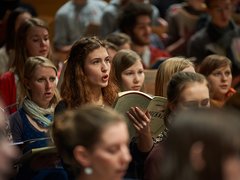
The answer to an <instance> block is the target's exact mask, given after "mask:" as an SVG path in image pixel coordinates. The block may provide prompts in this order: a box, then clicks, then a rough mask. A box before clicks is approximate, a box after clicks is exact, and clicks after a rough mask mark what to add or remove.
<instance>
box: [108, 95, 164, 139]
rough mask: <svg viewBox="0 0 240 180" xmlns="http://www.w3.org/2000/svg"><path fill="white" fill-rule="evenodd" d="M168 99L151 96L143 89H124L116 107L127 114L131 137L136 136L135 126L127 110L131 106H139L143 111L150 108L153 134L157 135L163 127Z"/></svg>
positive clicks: (115, 104) (116, 102)
mask: <svg viewBox="0 0 240 180" xmlns="http://www.w3.org/2000/svg"><path fill="white" fill-rule="evenodd" d="M166 102H167V99H166V98H164V97H161V96H151V95H149V94H146V93H144V92H141V91H124V92H120V93H119V94H118V98H117V99H116V101H115V103H114V106H113V107H114V109H115V110H116V111H118V112H119V113H121V114H123V115H124V116H125V119H126V120H127V124H128V127H129V134H130V137H133V136H135V134H136V132H135V128H134V127H133V125H132V122H131V121H130V120H129V119H128V117H127V115H126V112H127V111H128V110H129V109H130V108H131V107H139V108H140V109H142V110H143V111H146V110H148V111H149V113H150V115H151V124H150V126H151V131H152V136H153V137H156V136H157V135H158V134H159V133H160V132H161V131H163V129H164V128H165V126H164V114H165V109H166V108H165V106H166Z"/></svg>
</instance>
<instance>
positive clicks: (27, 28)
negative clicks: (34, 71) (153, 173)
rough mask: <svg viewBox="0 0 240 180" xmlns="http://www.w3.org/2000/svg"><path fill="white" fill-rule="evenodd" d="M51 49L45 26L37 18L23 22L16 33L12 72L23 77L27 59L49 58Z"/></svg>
mask: <svg viewBox="0 0 240 180" xmlns="http://www.w3.org/2000/svg"><path fill="white" fill-rule="evenodd" d="M50 53H51V47H50V41H49V33H48V27H47V24H46V23H45V22H44V21H43V20H41V19H38V18H30V19H27V20H26V21H24V22H23V23H22V24H21V26H20V27H19V29H18V31H17V36H16V41H15V58H14V61H13V64H12V68H13V70H14V71H15V72H16V73H17V74H18V75H19V78H20V80H21V79H22V76H23V74H22V73H23V69H24V64H25V61H26V60H27V58H28V57H32V56H43V57H48V58H49V57H50Z"/></svg>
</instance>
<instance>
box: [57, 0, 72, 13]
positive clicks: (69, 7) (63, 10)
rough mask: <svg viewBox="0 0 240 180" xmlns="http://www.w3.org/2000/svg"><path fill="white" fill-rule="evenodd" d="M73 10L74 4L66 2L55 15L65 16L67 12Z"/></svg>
mask: <svg viewBox="0 0 240 180" xmlns="http://www.w3.org/2000/svg"><path fill="white" fill-rule="evenodd" d="M73 9H74V4H73V3H72V1H68V2H66V3H65V4H63V5H62V6H61V7H60V8H59V9H58V10H57V13H56V14H57V15H61V14H67V13H68V12H69V11H71V10H73Z"/></svg>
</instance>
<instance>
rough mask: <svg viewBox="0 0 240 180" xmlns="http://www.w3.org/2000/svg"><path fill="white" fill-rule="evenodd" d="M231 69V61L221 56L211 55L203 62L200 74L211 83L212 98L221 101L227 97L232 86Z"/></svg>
mask: <svg viewBox="0 0 240 180" xmlns="http://www.w3.org/2000/svg"><path fill="white" fill-rule="evenodd" d="M231 68H232V63H231V61H230V59H228V58H227V57H225V56H221V55H216V54H213V55H209V56H207V57H206V58H205V59H204V60H203V61H202V63H201V64H200V66H199V73H201V74H203V75H204V76H205V77H206V78H207V80H208V82H209V86H210V92H211V98H213V99H219V100H220V99H224V98H225V97H226V94H227V93H228V91H229V89H230V87H231V84H232V72H231Z"/></svg>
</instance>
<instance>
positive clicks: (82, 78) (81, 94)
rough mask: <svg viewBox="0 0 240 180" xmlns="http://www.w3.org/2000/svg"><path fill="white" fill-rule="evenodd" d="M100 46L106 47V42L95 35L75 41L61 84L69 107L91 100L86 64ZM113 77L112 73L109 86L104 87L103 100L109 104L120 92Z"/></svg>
mask: <svg viewBox="0 0 240 180" xmlns="http://www.w3.org/2000/svg"><path fill="white" fill-rule="evenodd" d="M100 47H104V48H105V44H104V42H103V41H101V40H100V39H99V38H97V37H95V36H93V37H83V38H81V39H80V40H78V41H76V42H75V43H74V45H73V47H72V49H71V51H70V55H69V58H68V61H67V67H66V70H65V74H64V78H63V83H62V86H61V96H62V98H63V100H64V101H65V102H66V103H67V106H68V108H75V107H78V106H80V105H82V104H86V103H88V102H91V100H92V99H91V98H92V92H91V89H90V88H89V87H88V85H87V83H86V82H87V79H86V75H85V73H84V64H85V60H86V58H87V56H88V55H89V54H90V53H91V52H92V51H93V50H95V49H98V48H100ZM112 77H113V76H112V75H111V74H110V79H109V83H108V86H107V87H104V88H102V94H103V100H104V102H105V103H107V104H108V105H112V104H113V102H114V100H115V98H116V96H117V92H118V88H117V86H116V85H115V84H114V83H113V81H112V79H111V78H112Z"/></svg>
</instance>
